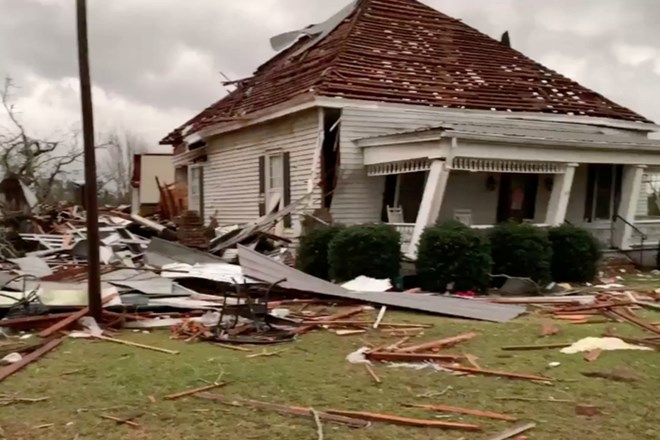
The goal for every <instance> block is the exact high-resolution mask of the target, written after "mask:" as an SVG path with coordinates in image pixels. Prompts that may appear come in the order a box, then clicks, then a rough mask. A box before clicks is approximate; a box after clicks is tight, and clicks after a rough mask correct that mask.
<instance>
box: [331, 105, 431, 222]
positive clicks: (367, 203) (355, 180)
mask: <svg viewBox="0 0 660 440" xmlns="http://www.w3.org/2000/svg"><path fill="white" fill-rule="evenodd" d="M379 107H380V108H357V107H346V108H344V110H343V113H342V118H341V121H342V122H341V172H340V176H339V180H338V184H337V189H336V191H335V196H334V198H333V200H332V215H333V218H334V219H335V220H336V221H338V222H341V223H345V224H356V223H370V222H377V221H380V219H381V217H380V216H381V209H382V201H383V191H384V189H385V177H368V176H367V173H366V171H365V168H364V163H363V155H362V150H361V149H360V148H359V147H357V146H356V145H355V143H354V142H353V141H354V140H356V139H360V138H364V137H368V136H376V135H383V134H388V133H394V132H397V131H402V130H411V129H415V128H419V127H423V126H431V125H435V124H439V123H440V122H442V120H443V117H442V115H441V114H440V111H441V109H432V108H428V109H426V108H419V107H417V108H415V107H413V106H410V107H409V108H406V107H402V106H396V107H393V108H386V107H384V106H379Z"/></svg>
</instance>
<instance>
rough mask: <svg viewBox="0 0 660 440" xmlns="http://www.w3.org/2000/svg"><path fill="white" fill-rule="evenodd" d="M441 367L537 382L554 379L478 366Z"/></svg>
mask: <svg viewBox="0 0 660 440" xmlns="http://www.w3.org/2000/svg"><path fill="white" fill-rule="evenodd" d="M442 367H443V368H446V369H448V370H452V371H460V372H463V373H472V374H483V375H486V376H500V377H507V378H509V379H525V380H533V381H539V382H552V381H554V380H555V379H553V378H551V377H545V376H535V375H532V374H523V373H509V372H507V371H496V370H483V369H478V368H470V367H459V366H456V365H442Z"/></svg>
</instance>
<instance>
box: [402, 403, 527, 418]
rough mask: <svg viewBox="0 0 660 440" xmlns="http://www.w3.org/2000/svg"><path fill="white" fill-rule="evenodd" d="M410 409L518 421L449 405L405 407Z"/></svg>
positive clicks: (495, 414)
mask: <svg viewBox="0 0 660 440" xmlns="http://www.w3.org/2000/svg"><path fill="white" fill-rule="evenodd" d="M404 406H407V407H410V408H422V409H427V410H430V411H439V412H448V413H454V414H467V415H470V416H477V417H486V418H490V419H497V420H506V421H508V422H515V421H516V420H518V418H517V417H514V416H509V415H507V414H500V413H495V412H488V411H479V410H476V409H468V408H459V407H457V406H448V405H421V404H416V403H413V404H408V405H404Z"/></svg>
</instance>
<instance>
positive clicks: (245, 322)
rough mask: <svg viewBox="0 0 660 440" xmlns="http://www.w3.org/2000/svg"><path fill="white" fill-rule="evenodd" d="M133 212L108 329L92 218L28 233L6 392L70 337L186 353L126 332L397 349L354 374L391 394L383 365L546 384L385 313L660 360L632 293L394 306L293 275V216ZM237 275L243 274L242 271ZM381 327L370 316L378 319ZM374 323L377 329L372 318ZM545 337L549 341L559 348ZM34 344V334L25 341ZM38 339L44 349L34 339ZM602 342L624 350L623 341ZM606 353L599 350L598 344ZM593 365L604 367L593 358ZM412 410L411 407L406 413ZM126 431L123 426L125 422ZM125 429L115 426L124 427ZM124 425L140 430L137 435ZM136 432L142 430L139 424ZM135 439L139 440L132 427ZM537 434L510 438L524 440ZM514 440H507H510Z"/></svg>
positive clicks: (405, 296)
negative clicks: (287, 223) (11, 380)
mask: <svg viewBox="0 0 660 440" xmlns="http://www.w3.org/2000/svg"><path fill="white" fill-rule="evenodd" d="M127 209H128V208H127V207H115V208H112V207H106V208H105V209H104V210H103V212H102V213H101V215H100V216H99V225H100V235H101V242H102V245H101V252H100V254H101V261H102V266H101V282H102V285H101V292H102V303H103V316H102V319H101V321H100V322H97V321H95V320H93V319H90V318H89V317H88V315H89V314H90V310H89V308H88V298H87V287H88V286H87V269H88V266H87V258H86V253H87V234H86V229H85V226H84V225H85V217H84V212H83V211H82V210H81V209H80V208H77V207H73V206H69V207H61V206H59V207H51V208H46V207H42V210H41V211H40V212H41V214H40V215H38V216H32V217H31V218H29V219H27V220H25V221H28V222H30V223H31V225H32V231H31V232H18V233H17V234H16V236H14V237H13V239H12V240H7V239H5V240H3V243H6V242H9V241H11V245H10V247H9V248H6V249H5V250H6V251H7V252H4V253H3V255H5V257H4V259H0V337H1V336H2V335H3V334H5V335H14V337H13V338H11V339H8V342H3V343H0V359H1V360H2V362H3V363H4V364H6V366H4V367H2V368H0V381H2V380H4V379H5V378H7V377H9V376H10V375H12V374H14V373H16V372H17V371H19V370H20V369H21V368H23V367H24V366H26V365H28V364H29V363H31V362H33V361H35V360H37V359H39V358H40V357H41V356H43V355H44V354H46V353H48V352H49V351H51V350H53V349H55V348H57V347H58V346H59V345H60V344H61V342H62V341H63V338H64V337H83V338H91V339H98V340H103V341H106V342H109V343H117V344H126V345H131V346H135V347H138V348H141V349H148V350H156V351H159V352H162V353H166V354H170V355H176V354H178V351H175V350H168V349H164V348H160V347H154V346H148V345H143V344H138V343H135V342H132V341H127V340H123V339H120V338H118V337H117V336H118V335H117V332H118V331H119V330H120V329H130V330H132V331H144V332H148V331H151V330H152V329H158V328H161V329H168V330H169V331H170V332H171V334H172V337H173V338H175V339H179V340H182V341H186V342H196V341H199V342H200V343H208V344H213V345H214V346H218V347H224V348H228V349H233V350H239V351H250V350H248V349H246V348H244V346H243V345H244V344H249V345H257V346H264V345H271V344H286V343H288V342H291V341H294V340H295V339H296V338H300V337H302V336H303V335H305V334H306V333H308V332H311V331H316V330H324V331H327V332H331V333H333V334H334V335H336V336H337V337H350V336H357V337H360V335H364V334H366V333H369V334H370V335H373V334H374V333H376V334H377V335H378V336H380V337H384V338H397V339H398V340H391V341H389V342H388V343H387V344H384V345H381V346H373V345H370V344H368V343H366V341H365V345H366V346H365V347H363V348H362V349H360V350H358V351H357V352H355V353H351V354H350V355H349V356H348V358H347V360H348V361H349V362H352V363H358V364H364V366H365V370H366V372H367V373H368V374H369V375H370V376H371V377H372V378H373V380H374V382H376V383H381V379H380V377H379V376H378V375H377V373H376V371H375V370H374V368H373V366H374V365H379V364H382V363H386V364H387V365H388V366H392V365H396V364H406V365H409V366H410V365H415V366H417V367H419V368H428V367H431V368H434V369H436V370H440V371H445V372H448V373H452V374H459V375H485V376H496V377H504V378H508V379H516V380H529V381H534V382H542V383H548V382H552V381H554V379H553V378H551V377H547V376H540V375H533V374H526V373H521V372H508V371H499V370H493V369H488V368H482V366H480V365H479V364H478V363H477V358H476V356H473V355H470V354H465V353H464V352H452V351H451V349H452V348H453V347H455V346H457V345H459V344H462V343H464V342H466V341H469V340H472V339H474V338H476V337H478V335H477V334H476V333H472V332H470V333H466V334H461V335H457V336H453V337H450V338H444V339H440V340H431V341H426V342H416V339H417V338H421V337H422V336H423V335H424V331H425V329H428V328H429V327H432V324H422V323H407V322H390V320H388V319H386V317H387V311H388V310H390V309H395V310H412V311H418V312H423V313H426V314H430V315H439V316H446V317H455V318H465V319H473V320H483V321H489V322H496V323H503V322H508V321H510V320H513V319H515V318H516V317H518V316H520V315H522V314H524V313H527V312H530V311H531V312H532V313H536V314H538V315H540V316H542V317H544V318H545V319H547V320H548V321H550V320H551V319H556V320H562V321H564V322H571V323H574V324H575V325H585V324H590V323H594V322H603V321H604V320H607V321H625V322H628V323H630V324H631V325H634V326H636V327H639V328H641V329H644V330H645V331H647V332H650V333H652V334H653V336H652V337H648V338H643V339H632V338H625V337H619V339H621V340H622V341H623V342H626V343H630V344H636V345H638V346H643V347H646V348H649V349H660V327H659V326H658V323H650V322H646V321H644V320H643V319H641V318H640V317H639V316H637V315H636V310H635V309H636V308H640V307H644V308H649V309H653V310H658V309H659V308H660V307H659V306H658V300H659V299H660V295H659V294H658V293H656V292H653V291H648V292H640V291H637V292H631V291H628V290H627V289H626V288H625V287H622V286H616V285H603V286H595V287H583V288H579V289H573V290H565V291H563V292H561V293H558V294H554V295H551V296H534V297H520V296H518V297H481V298H472V297H462V296H453V295H447V294H437V293H424V292H418V291H407V292H391V291H388V290H390V289H391V285H390V284H389V282H386V281H383V280H372V279H368V278H365V277H360V278H358V279H356V280H353V281H351V282H349V283H346V284H344V285H341V286H340V285H337V284H333V283H331V282H328V281H324V280H321V279H318V278H315V277H313V276H311V275H308V274H305V273H302V272H300V271H298V270H296V269H294V268H293V267H291V261H290V253H289V252H288V251H287V243H288V240H286V239H284V238H281V237H277V236H275V235H273V234H272V233H271V232H270V227H271V226H272V225H273V223H274V222H276V221H277V219H278V218H281V216H282V215H287V214H288V213H290V211H286V212H284V213H282V212H279V213H277V215H275V214H268V215H266V216H264V217H262V218H261V219H259V220H257V221H256V222H253V223H251V224H248V225H242V226H235V227H230V228H215V227H211V228H207V227H205V226H204V225H203V222H201V221H200V219H199V216H196V215H193V214H187V213H183V214H182V215H181V216H180V217H179V220H178V221H177V223H176V224H174V223H172V222H171V221H169V220H163V221H162V222H161V221H157V220H158V219H157V218H156V217H152V218H144V217H141V216H137V215H134V214H130V213H128V212H127ZM234 262H237V264H234ZM368 312H371V313H369V316H366V315H367V314H368ZM374 314H375V319H374V317H373V315H374ZM554 331H555V329H554V327H553V325H551V324H546V325H544V328H543V329H542V335H544V336H545V335H550V334H554V333H553V332H554ZM26 332H27V333H26ZM31 332H37V334H38V336H39V337H40V339H39V340H38V341H37V342H35V340H36V338H30V337H29V336H31V335H30V334H29V333H31ZM603 336H608V337H612V336H616V335H613V334H612V333H611V332H610V333H608V334H607V335H603ZM596 342H598V341H596ZM571 345H572V343H567V344H549V345H535V346H513V347H503V349H505V350H534V349H544V348H549V347H552V348H567V347H569V346H571ZM284 351H286V348H285V349H280V350H274V349H263V351H261V352H257V353H250V354H248V355H247V356H248V357H260V356H267V357H268V356H279V355H280V354H281V353H283V352H284ZM590 357H591V358H594V359H595V358H596V357H597V355H594V354H591V355H590ZM221 385H223V384H220V383H219V381H218V382H217V383H215V384H213V386H209V387H205V388H204V389H197V390H189V391H186V392H183V393H179V394H177V395H175V397H172V398H178V397H177V396H184V395H192V394H194V395H195V396H196V397H199V398H203V399H208V400H214V401H218V402H221V403H225V404H231V405H240V406H247V407H251V408H256V409H261V410H272V411H276V412H280V413H284V414H289V415H299V416H307V417H309V416H310V415H313V416H314V417H315V419H317V420H326V421H330V422H335V423H343V424H347V425H349V426H354V427H361V426H367V425H368V424H369V423H371V422H386V423H395V424H401V425H408V426H424V427H440V428H451V429H461V430H467V431H478V430H480V429H481V428H480V427H479V426H478V425H472V424H463V423H456V422H446V421H437V420H422V419H411V418H406V417H401V416H396V415H387V414H375V413H354V412H347V411H342V410H333V409H329V410H326V411H322V412H316V411H315V410H313V409H308V408H301V407H288V406H282V405H274V404H272V403H267V402H258V401H253V400H247V399H243V400H240V399H238V400H237V399H227V398H226V397H224V396H221V395H216V394H210V393H208V391H209V390H210V389H211V388H215V387H219V386H221ZM404 406H405V405H404ZM413 406H414V407H415V408H422V409H427V410H429V411H443V412H450V413H452V412H453V413H457V414H472V415H478V416H482V417H489V418H496V419H501V420H506V421H515V420H516V418H515V417H513V416H510V415H506V414H498V413H492V412H484V411H478V410H472V409H466V408H455V407H446V406H443V407H442V408H440V407H438V406H431V405H413ZM113 420H114V419H113ZM115 421H117V420H115ZM117 422H118V423H120V422H121V423H127V424H129V425H130V424H131V423H132V424H133V425H136V424H137V423H136V422H134V421H130V420H128V421H126V420H119V421H117ZM129 422H130V423H129ZM133 425H130V426H133ZM531 427H533V425H530V424H523V425H520V426H517V427H514V428H511V429H510V430H508V432H514V433H519V432H523V431H525V430H527V429H531ZM514 435H515V434H514ZM501 438H508V437H501Z"/></svg>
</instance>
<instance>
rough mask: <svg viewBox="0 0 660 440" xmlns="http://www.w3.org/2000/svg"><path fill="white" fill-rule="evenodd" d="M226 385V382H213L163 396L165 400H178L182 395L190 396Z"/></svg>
mask: <svg viewBox="0 0 660 440" xmlns="http://www.w3.org/2000/svg"><path fill="white" fill-rule="evenodd" d="M223 386H225V384H224V383H217V382H216V383H212V384H211V385H207V386H205V387H199V388H193V389H190V390H186V391H181V392H179V393H173V394H168V395H167V396H165V397H163V398H164V399H165V400H176V399H180V398H182V397H186V396H190V395H191V394H197V393H203V392H204V391H210V390H214V389H216V388H220V387H223Z"/></svg>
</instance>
